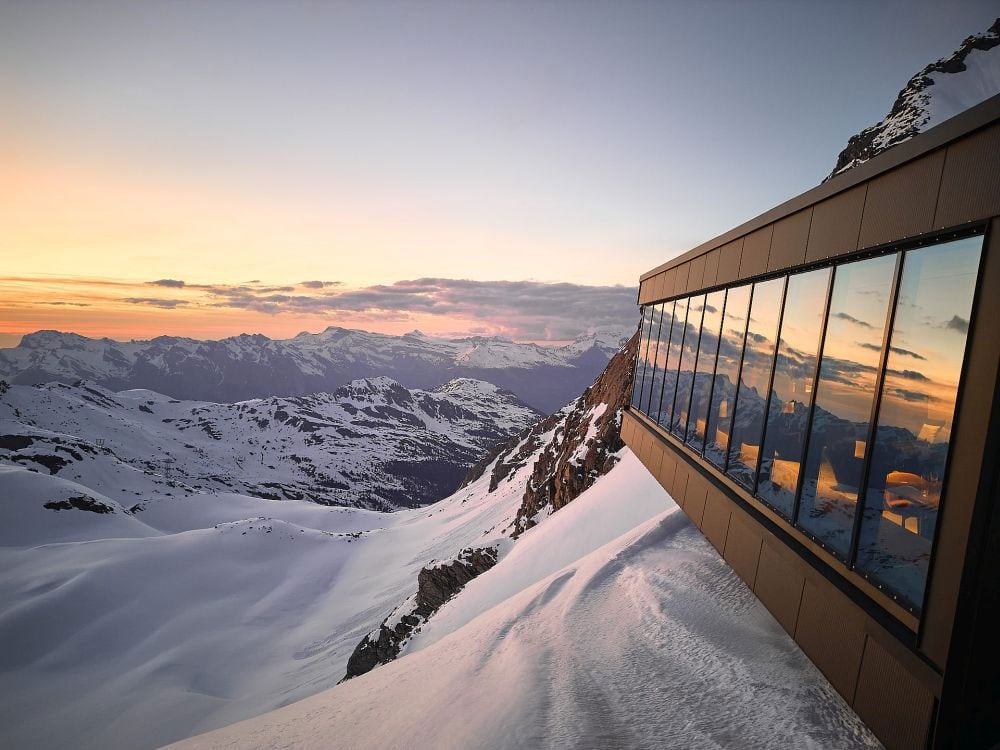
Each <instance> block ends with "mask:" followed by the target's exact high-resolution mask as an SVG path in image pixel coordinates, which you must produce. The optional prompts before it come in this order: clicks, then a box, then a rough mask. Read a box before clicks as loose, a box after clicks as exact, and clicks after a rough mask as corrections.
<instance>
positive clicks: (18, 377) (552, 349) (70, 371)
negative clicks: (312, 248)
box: [0, 328, 628, 413]
mask: <svg viewBox="0 0 1000 750" xmlns="http://www.w3.org/2000/svg"><path fill="white" fill-rule="evenodd" d="M627 336H628V332H623V331H609V330H601V331H597V332H595V333H591V334H588V335H586V336H581V337H580V338H579V339H578V340H576V341H574V342H572V343H570V344H568V345H566V346H539V345H537V344H531V343H515V342H513V341H508V340H506V339H502V338H497V337H483V336H476V337H470V338H462V339H445V338H436V337H432V336H426V335H424V334H422V333H419V332H416V331H414V332H412V333H408V334H405V335H403V336H390V335H387V334H381V333H369V332H367V331H354V330H349V329H345V328H328V329H326V330H325V331H323V332H322V333H318V334H311V333H300V334H299V335H298V336H295V337H294V338H291V339H283V340H280V339H270V338H268V337H266V336H262V335H259V334H258V335H253V336H251V335H247V334H243V335H240V336H233V337H231V338H227V339H222V340H220V341H198V340H195V339H188V338H180V337H175V336H159V337H157V338H155V339H151V340H149V341H129V342H121V341H113V340H111V339H107V338H105V339H91V338H87V337H85V336H80V335H78V334H73V333H60V332H58V331H38V332H36V333H32V334H28V335H26V336H24V338H23V339H22V341H21V343H20V344H19V345H18V346H17V347H14V348H9V349H0V378H4V379H6V380H8V381H10V382H12V383H17V384H24V385H35V384H39V383H47V382H51V381H61V382H64V383H73V382H75V381H77V380H80V379H83V380H90V381H93V382H95V383H97V384H99V385H101V386H103V387H105V388H108V389H110V390H115V391H117V390H122V389H128V388H147V389H151V390H154V391H157V392H159V393H165V394H168V395H170V396H171V397H174V398H179V399H187V400H195V401H218V402H233V401H239V400H244V399H250V398H263V397H268V396H301V395H305V394H309V393H317V392H323V391H334V390H336V389H337V388H339V387H340V386H342V385H345V384H347V383H349V382H351V381H352V380H356V379H359V378H372V377H378V376H389V377H392V378H393V379H395V380H396V381H398V382H400V383H401V384H403V385H404V386H406V387H408V388H423V389H428V388H435V387H436V386H438V385H440V384H441V383H444V382H446V381H449V380H454V379H456V378H474V379H481V380H487V381H489V382H491V383H495V384H496V385H498V386H501V387H503V388H505V389H507V390H509V391H512V392H513V393H515V394H517V396H518V397H519V398H520V399H521V400H523V401H524V402H526V403H528V404H531V405H532V406H533V407H535V408H536V409H539V410H541V411H543V412H545V413H549V412H552V411H555V410H556V409H558V408H559V407H561V406H562V405H563V404H565V403H566V402H568V401H569V400H570V399H573V398H575V397H576V396H578V395H579V394H580V392H581V391H582V390H583V389H584V388H585V387H586V386H587V385H589V384H590V382H591V381H592V380H593V379H594V377H595V376H596V375H597V374H598V373H599V372H600V371H601V370H602V369H603V368H604V366H605V365H606V364H607V362H608V358H609V357H610V356H611V355H612V354H614V352H615V351H617V349H618V347H619V346H620V345H621V342H622V341H623V340H624V339H625V338H626V337H627Z"/></svg>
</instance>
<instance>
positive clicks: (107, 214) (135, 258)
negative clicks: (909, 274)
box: [0, 0, 997, 346]
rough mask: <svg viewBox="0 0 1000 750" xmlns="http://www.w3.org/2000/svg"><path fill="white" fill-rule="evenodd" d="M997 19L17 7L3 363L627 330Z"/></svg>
mask: <svg viewBox="0 0 1000 750" xmlns="http://www.w3.org/2000/svg"><path fill="white" fill-rule="evenodd" d="M996 14H997V7H996V3H995V2H992V1H991V2H972V1H969V2H947V1H944V2H942V1H940V0H939V1H937V2H890V1H888V0H887V1H885V2H873V1H866V2H862V1H860V0H858V1H854V0H845V1H844V2H837V3H821V2H807V1H804V0H798V1H795V2H792V1H788V2H782V1H778V0H775V1H774V2H752V3H751V2H700V3H696V2H677V3H670V2H593V1H590V2H585V1H583V0H580V1H577V2H552V1H542V2H527V1H524V2H515V1H513V0H510V1H506V2H486V1H485V0H484V1H482V2H424V3H412V2H402V3H392V2H380V1H378V0H373V1H372V2H356V3H347V2H332V1H331V2H304V1H302V0H299V1H295V0H290V1H288V2H270V3H264V2H252V1H249V0H240V1H238V2H237V1H235V0H234V1H232V2H227V1H225V0H212V1H211V2H192V1H189V0H172V1H170V2H167V1H165V0H163V1H157V0H150V1H149V2H144V3H135V2H100V1H98V0H94V1H92V2H85V3H80V2H46V1H45V0H35V1H24V2H19V1H17V0H0V205H2V206H3V209H2V212H3V216H2V220H0V346H9V345H13V344H14V343H16V341H17V340H18V339H19V338H20V335H21V334H23V333H25V332H29V331H33V330H36V329H40V328H56V329H59V330H70V331H75V332H78V333H83V334H85V335H91V336H110V337H112V338H119V339H128V338H146V337H150V336H155V335H159V334H172V335H189V336H194V337H198V338H220V337H223V336H227V335H234V334H238V333H241V332H262V333H265V334H267V335H270V336H273V337H286V336H292V335H295V334H296V333H298V332H300V331H303V330H310V331H318V330H322V329H323V328H325V327H326V326H327V325H342V326H345V327H355V328H365V329H368V330H379V331H385V332H390V333H402V332H404V331H408V330H412V329H414V328H419V329H421V330H424V331H425V332H428V333H435V334H442V335H451V334H464V333H482V334H497V335H504V336H508V337H511V338H514V339H517V340H540V341H553V342H554V341H562V340H567V339H570V338H573V337H574V336H575V335H576V334H577V333H580V332H583V331H584V330H586V329H588V328H591V327H596V326H617V325H622V326H626V327H627V326H632V325H634V322H635V320H636V316H637V313H636V311H635V306H634V303H635V287H636V285H637V282H638V277H639V275H640V274H641V273H642V272H643V271H645V270H647V269H649V268H651V267H653V266H655V265H658V264H660V263H662V262H664V261H665V260H668V259H669V258H671V257H673V256H675V255H677V254H679V253H681V252H684V251H685V250H687V249H689V248H690V247H692V246H694V245H696V244H699V243H700V242H702V241H705V240H707V239H709V238H711V237H713V236H716V235H718V234H720V233H722V232H724V231H726V230H727V229H729V228H731V227H733V226H735V225H737V224H739V223H741V222H743V221H745V220H747V219H749V218H751V217H753V216H755V215H757V214H759V213H761V212H763V211H765V210H767V209H768V208H770V207H771V206H773V205H776V204H777V203H780V202H782V201H784V200H786V199H788V198H790V197H792V196H794V195H797V194H798V193H801V192H803V191H804V190H807V189H809V188H811V187H813V186H814V185H816V184H817V183H819V182H820V181H821V180H822V178H823V177H824V176H825V175H826V174H827V173H829V171H830V169H831V168H832V166H833V163H834V161H835V158H836V155H837V153H838V152H839V151H840V150H841V149H842V148H843V147H844V145H845V144H846V141H847V139H848V138H849V137H850V136H851V135H852V134H854V133H856V132H857V131H859V130H861V129H862V128H864V127H866V126H867V125H869V124H871V123H873V122H875V121H877V120H879V119H880V118H881V117H883V116H884V115H885V113H886V112H887V111H888V109H889V107H890V106H891V104H892V101H893V100H894V98H895V96H896V93H897V92H898V91H899V89H900V88H901V87H902V86H903V85H904V84H905V83H906V81H907V80H908V79H909V78H910V76H912V75H913V74H914V73H915V72H917V71H918V70H920V69H921V68H922V67H923V66H924V65H926V64H927V63H929V62H931V61H933V60H936V59H937V58H939V57H942V56H946V55H948V54H950V53H951V52H952V51H953V50H954V49H955V48H956V47H957V46H958V45H959V44H960V43H961V41H962V40H963V39H964V38H965V37H966V36H968V35H969V34H972V33H976V32H978V31H982V30H984V29H986V28H987V27H988V26H989V25H990V23H991V22H992V20H993V19H994V18H995V17H996ZM478 300H484V302H483V303H482V304H478V303H477V301H478ZM570 300H572V303H569V301H570ZM528 308H530V309H528Z"/></svg>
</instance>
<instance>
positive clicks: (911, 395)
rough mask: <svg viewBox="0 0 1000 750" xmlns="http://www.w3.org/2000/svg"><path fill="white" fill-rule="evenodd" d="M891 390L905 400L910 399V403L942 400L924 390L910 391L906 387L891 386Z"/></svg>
mask: <svg viewBox="0 0 1000 750" xmlns="http://www.w3.org/2000/svg"><path fill="white" fill-rule="evenodd" d="M889 392H890V393H891V394H892V395H894V396H896V397H897V398H901V399H903V400H904V401H909V402H910V403H925V402H927V401H940V400H941V399H939V398H937V397H936V396H931V395H930V394H929V393H925V392H924V391H909V390H907V389H906V388H891V389H889Z"/></svg>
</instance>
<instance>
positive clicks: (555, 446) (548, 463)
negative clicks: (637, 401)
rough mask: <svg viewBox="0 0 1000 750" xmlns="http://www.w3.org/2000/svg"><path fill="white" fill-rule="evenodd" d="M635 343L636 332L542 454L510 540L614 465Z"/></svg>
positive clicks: (574, 496) (578, 492) (619, 444)
mask: <svg viewBox="0 0 1000 750" xmlns="http://www.w3.org/2000/svg"><path fill="white" fill-rule="evenodd" d="M638 345H639V334H638V333H636V334H635V335H634V336H632V338H631V339H629V341H628V343H627V344H626V345H625V346H624V348H622V350H621V351H620V352H618V354H616V355H615V356H614V357H612V359H611V362H609V363H608V366H607V368H605V370H604V372H602V373H601V375H600V376H599V377H598V378H597V380H596V381H595V382H594V384H593V385H592V386H590V387H589V388H588V389H587V390H586V391H584V392H583V395H582V396H580V398H578V399H577V400H576V402H574V404H573V405H572V406H571V407H570V409H569V411H568V413H566V415H565V417H564V418H563V420H562V425H560V427H559V428H557V435H556V439H553V440H552V441H551V442H550V443H549V444H548V445H547V446H546V447H545V448H544V449H543V450H542V452H541V455H540V456H539V457H538V459H537V460H536V461H535V466H534V469H533V470H532V472H531V479H530V480H529V481H528V486H527V488H526V489H525V491H524V499H523V500H522V502H521V508H520V510H519V511H518V513H517V520H516V521H515V531H514V536H515V537H516V536H518V535H519V534H521V533H523V532H524V531H526V530H527V529H530V528H531V527H532V526H534V525H535V517H536V516H537V515H538V514H539V513H540V512H542V511H543V510H545V509H547V508H548V509H551V512H555V511H557V510H559V509H560V508H562V507H563V506H565V505H566V504H568V503H570V502H572V501H573V500H575V499H576V498H577V497H579V496H580V494H581V493H582V492H583V491H584V490H586V489H587V488H588V487H590V486H591V485H592V484H593V483H594V482H595V481H597V479H598V478H599V477H602V476H604V475H605V474H607V473H608V472H609V471H610V470H611V468H612V467H613V466H614V465H615V464H616V463H617V462H618V452H619V451H620V450H621V449H622V448H623V447H624V443H623V442H622V439H621V423H622V411H623V410H624V408H625V406H626V405H627V401H628V392H629V385H630V384H631V382H632V370H633V363H634V362H635V355H636V349H637V347H638ZM497 468H499V464H498V467H497ZM496 471H497V470H496V469H494V473H496ZM491 484H492V479H491Z"/></svg>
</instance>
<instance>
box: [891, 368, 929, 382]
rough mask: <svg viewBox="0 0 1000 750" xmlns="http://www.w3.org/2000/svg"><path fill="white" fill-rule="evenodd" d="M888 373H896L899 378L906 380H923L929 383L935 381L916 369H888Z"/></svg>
mask: <svg viewBox="0 0 1000 750" xmlns="http://www.w3.org/2000/svg"><path fill="white" fill-rule="evenodd" d="M886 372H887V373H889V374H891V375H895V376H896V377H899V378H904V379H906V380H922V381H925V382H927V383H931V382H933V381H932V380H931V379H930V378H929V377H927V376H926V375H924V374H923V373H922V372H917V371H916V370H886Z"/></svg>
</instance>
